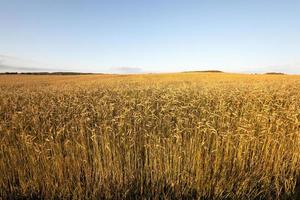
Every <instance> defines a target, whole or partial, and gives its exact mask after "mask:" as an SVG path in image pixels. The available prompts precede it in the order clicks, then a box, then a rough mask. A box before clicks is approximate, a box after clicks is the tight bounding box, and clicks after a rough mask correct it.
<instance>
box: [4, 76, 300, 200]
mask: <svg viewBox="0 0 300 200" xmlns="http://www.w3.org/2000/svg"><path fill="white" fill-rule="evenodd" d="M0 148H1V150H0V199H1V198H3V199H7V198H11V199H15V198H29V199H30V198H32V199H33V198H41V199H53V198H68V199H69V198H72V199H140V198H145V199H171V198H173V199H175V198H176V199H178V198H180V199H184V198H186V199H201V198H202V199H255V198H260V199H297V198H300V194H299V192H300V76H292V75H242V74H227V73H220V74H219V73H197V72H195V73H174V74H149V75H83V76H81V75H77V76H75V75H66V76H59V75H51V76H50V75H1V76H0Z"/></svg>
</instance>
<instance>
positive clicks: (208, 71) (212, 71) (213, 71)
mask: <svg viewBox="0 0 300 200" xmlns="http://www.w3.org/2000/svg"><path fill="white" fill-rule="evenodd" d="M182 73H225V72H223V71H220V70H202V71H184V72H182Z"/></svg>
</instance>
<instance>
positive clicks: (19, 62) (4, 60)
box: [0, 55, 55, 72]
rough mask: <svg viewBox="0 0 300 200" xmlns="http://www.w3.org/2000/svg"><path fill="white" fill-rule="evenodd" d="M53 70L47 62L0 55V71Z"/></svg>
mask: <svg viewBox="0 0 300 200" xmlns="http://www.w3.org/2000/svg"><path fill="white" fill-rule="evenodd" d="M54 70H55V69H54V68H51V67H49V65H47V64H43V63H39V62H36V61H32V60H27V59H23V58H18V57H14V56H7V55H0V72H40V71H43V72H44V71H54Z"/></svg>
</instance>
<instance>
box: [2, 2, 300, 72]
mask: <svg viewBox="0 0 300 200" xmlns="http://www.w3.org/2000/svg"><path fill="white" fill-rule="evenodd" d="M9 67H11V69H17V68H19V69H22V70H23V69H28V70H32V69H35V68H36V69H37V70H42V69H45V70H54V71H55V70H65V71H69V70H72V71H86V72H120V73H122V72H124V73H127V72H173V71H187V70H205V69H219V70H223V71H228V72H265V71H284V72H286V73H300V1H292V0H285V1H284V0H281V1H279V0H251V1H250V0H239V1H237V0H236V1H234V0H226V1H224V0H219V1H217V0H207V1H201V0H198V1H191V0H181V1H179V0H172V1H171V0H127V1H125V0H107V1H101V0H98V1H96V0H95V1H92V0H85V1H84V0H81V1H79V0H61V1H58V0H26V1H24V0H0V70H1V69H2V71H3V70H7V69H9Z"/></svg>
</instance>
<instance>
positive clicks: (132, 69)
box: [111, 67, 144, 74]
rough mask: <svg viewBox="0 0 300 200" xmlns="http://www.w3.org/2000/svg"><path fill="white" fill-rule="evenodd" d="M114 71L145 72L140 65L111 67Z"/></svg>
mask: <svg viewBox="0 0 300 200" xmlns="http://www.w3.org/2000/svg"><path fill="white" fill-rule="evenodd" d="M111 71H112V72H113V73H122V74H140V73H144V70H143V69H142V68H140V67H114V68H112V69H111Z"/></svg>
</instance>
